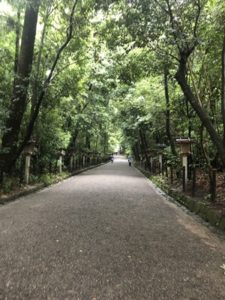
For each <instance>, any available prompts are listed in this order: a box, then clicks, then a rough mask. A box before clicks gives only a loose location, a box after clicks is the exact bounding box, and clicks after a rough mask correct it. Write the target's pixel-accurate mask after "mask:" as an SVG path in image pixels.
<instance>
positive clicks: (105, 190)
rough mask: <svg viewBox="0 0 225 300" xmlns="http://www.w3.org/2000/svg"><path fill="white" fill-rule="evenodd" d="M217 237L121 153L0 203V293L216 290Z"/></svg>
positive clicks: (155, 299) (164, 295)
mask: <svg viewBox="0 0 225 300" xmlns="http://www.w3.org/2000/svg"><path fill="white" fill-rule="evenodd" d="M224 263H225V241H224V240H222V239H220V238H219V237H217V236H216V235H215V234H213V233H212V232H211V231H210V230H209V229H208V228H207V227H205V226H204V225H203V224H201V223H200V222H199V221H198V220H197V218H195V217H192V216H191V215H188V214H187V213H185V211H184V210H183V209H181V208H179V207H178V206H176V205H175V204H173V203H171V202H169V201H168V200H166V199H164V197H163V196H161V195H160V194H159V193H157V192H156V191H155V189H154V188H153V186H152V185H151V183H150V182H149V181H148V180H147V179H145V177H144V176H143V175H142V174H141V173H140V172H139V171H137V170H136V169H134V168H133V167H131V168H130V167H129V166H128V164H127V161H126V160H123V159H116V160H115V162H114V163H113V164H111V163H109V164H106V165H104V166H101V167H98V168H96V169H92V170H90V171H87V172H85V173H82V174H81V175H79V176H75V177H73V178H70V179H68V180H65V181H63V182H62V183H59V184H57V185H54V186H51V187H49V188H46V189H44V190H42V191H40V192H38V193H35V194H32V195H30V196H27V197H24V198H21V199H19V200H18V201H16V202H13V203H9V204H8V205H5V206H2V207H0V299H9V300H12V299H29V300H32V299H41V300H45V299H46V300H56V299H60V300H66V299H75V300H100V299H101V300H111V299H115V300H116V299H121V300H126V299H133V300H142V299H152V300H160V299H178V300H180V299H181V300H183V299H189V300H194V299H195V300H196V299H204V300H205V299H209V300H216V299H221V300H222V299H225V275H224V272H223V270H222V268H221V267H220V266H221V265H222V264H224Z"/></svg>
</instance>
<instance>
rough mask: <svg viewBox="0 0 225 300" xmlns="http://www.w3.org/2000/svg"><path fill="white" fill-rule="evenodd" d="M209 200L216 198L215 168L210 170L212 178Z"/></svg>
mask: <svg viewBox="0 0 225 300" xmlns="http://www.w3.org/2000/svg"><path fill="white" fill-rule="evenodd" d="M210 194H211V201H212V202H214V201H215V200H216V170H215V169H213V170H212V180H211V193H210Z"/></svg>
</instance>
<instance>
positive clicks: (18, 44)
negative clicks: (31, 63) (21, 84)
mask: <svg viewBox="0 0 225 300" xmlns="http://www.w3.org/2000/svg"><path fill="white" fill-rule="evenodd" d="M20 9H21V8H20V7H18V11H17V21H16V43H15V60H14V74H15V78H16V75H17V70H18V60H19V47H20Z"/></svg>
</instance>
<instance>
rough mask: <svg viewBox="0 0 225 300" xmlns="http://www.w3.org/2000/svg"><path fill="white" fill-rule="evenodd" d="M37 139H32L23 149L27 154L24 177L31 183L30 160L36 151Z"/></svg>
mask: <svg viewBox="0 0 225 300" xmlns="http://www.w3.org/2000/svg"><path fill="white" fill-rule="evenodd" d="M35 149H36V148H35V140H30V141H28V143H27V144H26V146H25V147H24V149H23V154H24V155H25V172H24V179H25V183H26V184H28V183H29V177H30V160H31V155H32V154H33V153H34V152H35Z"/></svg>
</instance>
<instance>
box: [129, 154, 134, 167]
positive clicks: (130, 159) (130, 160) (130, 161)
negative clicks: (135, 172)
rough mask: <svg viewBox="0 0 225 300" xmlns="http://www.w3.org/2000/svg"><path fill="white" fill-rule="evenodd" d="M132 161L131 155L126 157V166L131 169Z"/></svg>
mask: <svg viewBox="0 0 225 300" xmlns="http://www.w3.org/2000/svg"><path fill="white" fill-rule="evenodd" d="M132 161H133V158H132V156H131V155H128V164H129V167H131V163H132Z"/></svg>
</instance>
